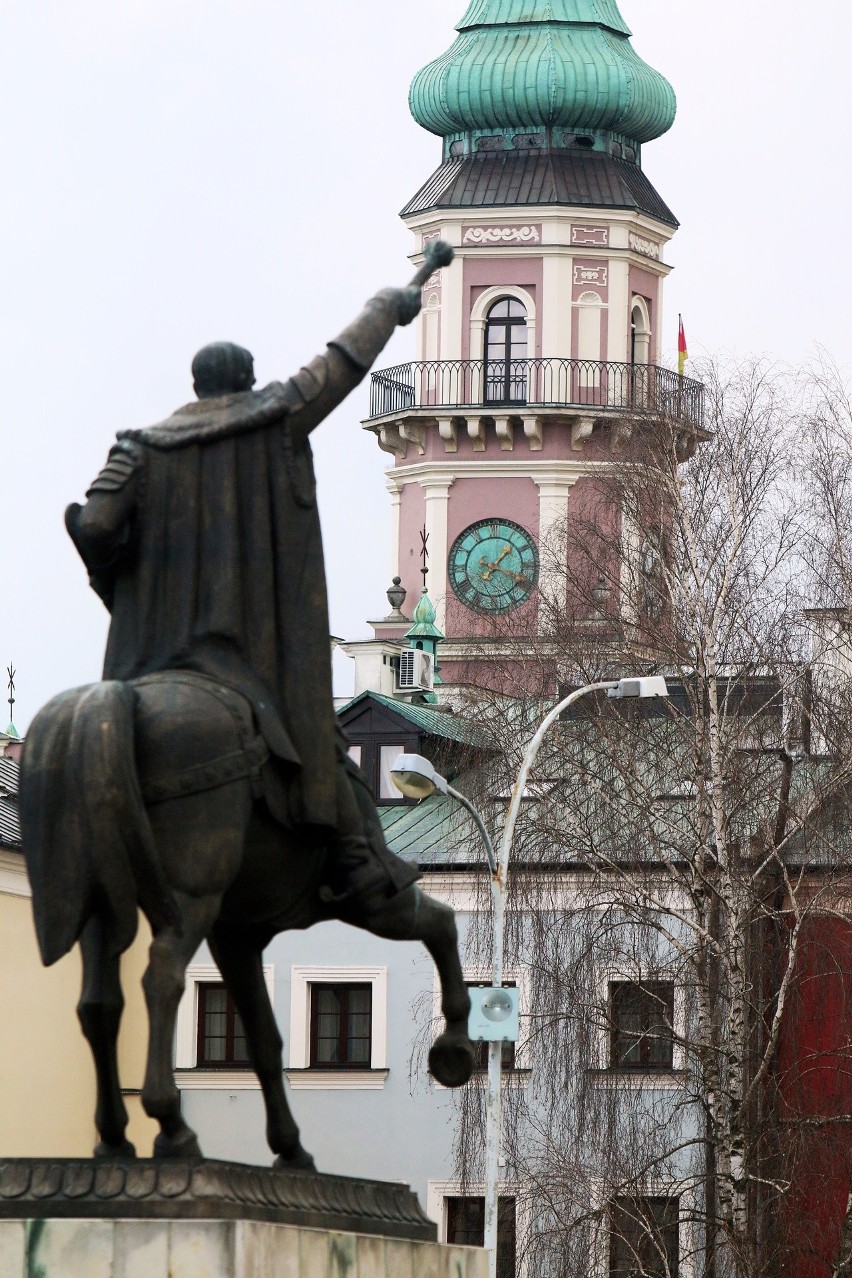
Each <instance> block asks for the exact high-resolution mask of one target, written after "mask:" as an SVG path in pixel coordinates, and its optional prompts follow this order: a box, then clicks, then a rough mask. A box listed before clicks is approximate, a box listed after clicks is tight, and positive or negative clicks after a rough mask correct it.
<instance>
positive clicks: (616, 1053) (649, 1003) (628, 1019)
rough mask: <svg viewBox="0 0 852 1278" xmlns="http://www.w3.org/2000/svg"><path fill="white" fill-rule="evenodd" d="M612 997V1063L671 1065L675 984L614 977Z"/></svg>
mask: <svg viewBox="0 0 852 1278" xmlns="http://www.w3.org/2000/svg"><path fill="white" fill-rule="evenodd" d="M609 1001H610V1061H609V1063H610V1067H611V1068H612V1069H671V1068H672V1063H673V1050H674V1044H673V1040H672V1023H673V1020H674V985H673V984H672V983H671V982H670V981H648V982H644V983H642V984H640V983H638V982H634V981H613V982H612V983H611V984H610V987H609Z"/></svg>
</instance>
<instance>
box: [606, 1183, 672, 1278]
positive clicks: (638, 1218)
mask: <svg viewBox="0 0 852 1278" xmlns="http://www.w3.org/2000/svg"><path fill="white" fill-rule="evenodd" d="M678 1217H679V1209H678V1200H677V1198H615V1199H613V1201H612V1202H611V1203H610V1208H609V1225H610V1238H609V1275H610V1278H677V1274H678V1266H679V1262H680V1240H679V1228H678Z"/></svg>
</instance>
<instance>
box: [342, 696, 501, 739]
mask: <svg viewBox="0 0 852 1278" xmlns="http://www.w3.org/2000/svg"><path fill="white" fill-rule="evenodd" d="M368 697H371V698H372V699H373V701H375V702H377V703H378V704H379V705H380V706H386V707H387V709H388V710H392V711H393V713H394V714H398V715H399V716H400V717H401V718H403V719H407V720H408V722H409V723H413V724H414V725H415V726H416V727H418V728H420V730H421V731H422V732H428V733H429V735H430V736H433V737H443V738H444V739H445V740H446V741H458V742H460V743H461V744H462V745H470V746H478V747H479V748H480V749H483V750H488V749H491V750H493V749H494V748H495V743H494V740H493V738H492V737H490V736H489V735H488V734H487V733H486V732H484V731H483V729H482V728H480V727H479V726H478V725H477V724H475V723H472V722H471V721H470V720H469V719H462V718H461V717H460V716H459V715H455V714H448V713H447V712H446V711H443V710H435V709H434V708H433V707H432V706H421V705H412V704H411V703H410V702H408V701H397V700H396V699H395V698H394V697H384V696H382V695H381V693H378V692H362V693H361V694H360V696H357V697H355V698H353V700H352V701H349V702H347V703H346V705H345V706H341V707H340V709H339V710H338V712H337V713H338V714H343V712H344V711H345V710H351V709H352V707H353V706H357V705H358V703H359V702H361V701H365V700H366V699H367V698H368Z"/></svg>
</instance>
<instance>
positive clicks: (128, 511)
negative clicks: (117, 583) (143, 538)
mask: <svg viewBox="0 0 852 1278" xmlns="http://www.w3.org/2000/svg"><path fill="white" fill-rule="evenodd" d="M141 466H142V461H141V457H140V450H139V448H138V446H137V445H135V444H132V443H129V442H127V441H121V442H120V443H118V444H116V445H115V446H114V447H113V448H112V449H111V450H110V454H109V457H108V459H107V463H106V465H105V466H104V468H103V470H102V471H101V472H100V474H99V475H98V476H97V478H96V479H95V480H94V482H93V483H92V484H91V486H90V487H89V490H88V492H87V493H86V498H87V501H86V504H85V505H84V506H80V505H78V503H77V502H73V503H72V504H71V505H70V506H69V507H68V509H67V510H66V512H65V526H66V528H67V529H68V533H69V535H70V537H71V540H72V541H73V542H74V545H75V546H76V547H77V551H78V553H79V555H80V558H81V559H82V560H83V563H84V564H85V565H86V568H87V570H88V573H89V581H90V582H91V585H92V588H93V589H94V590H95V591H97V593H98V594H99V595H100V597H101V599H103V601H104V603H105V604H106V606H107V607H108V608H109V607H111V604H112V592H113V583H114V580H115V573H116V570H117V569H118V567H119V566H120V564H121V563H122V562H123V560H124V558H125V557H126V555H127V551H128V549H129V545H130V529H131V526H132V519H133V513H134V510H135V508H136V502H137V496H138V486H139V471H140V469H141Z"/></svg>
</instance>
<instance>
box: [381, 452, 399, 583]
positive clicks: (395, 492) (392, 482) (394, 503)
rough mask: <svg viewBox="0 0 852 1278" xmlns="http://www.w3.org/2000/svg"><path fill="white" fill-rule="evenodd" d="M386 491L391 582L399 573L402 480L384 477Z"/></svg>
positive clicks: (393, 476) (394, 477) (394, 476)
mask: <svg viewBox="0 0 852 1278" xmlns="http://www.w3.org/2000/svg"><path fill="white" fill-rule="evenodd" d="M385 482H386V484H387V490H388V492H389V493H390V499H391V548H390V557H391V562H390V575H391V580H393V578H394V577H396V576H397V575H398V573H399V518H400V512H401V510H402V480H401V479H400V478H399V476H397V475H394V474H390V475H387V476H386V477H385Z"/></svg>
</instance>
